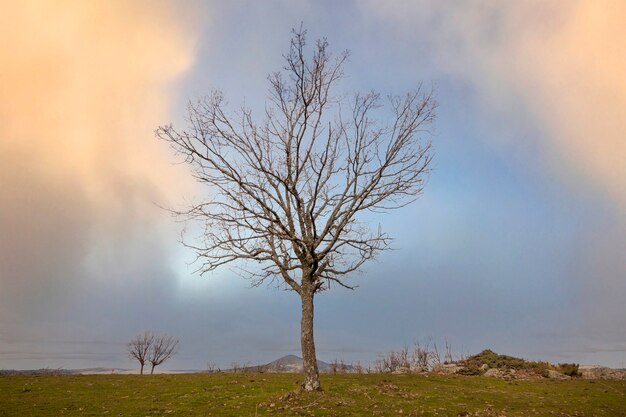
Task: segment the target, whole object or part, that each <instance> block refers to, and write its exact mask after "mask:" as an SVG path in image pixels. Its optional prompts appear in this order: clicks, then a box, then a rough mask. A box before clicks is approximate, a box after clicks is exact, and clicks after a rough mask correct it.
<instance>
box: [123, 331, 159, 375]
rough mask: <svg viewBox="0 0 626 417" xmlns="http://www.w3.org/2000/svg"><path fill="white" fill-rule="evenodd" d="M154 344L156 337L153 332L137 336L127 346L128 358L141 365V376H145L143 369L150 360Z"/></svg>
mask: <svg viewBox="0 0 626 417" xmlns="http://www.w3.org/2000/svg"><path fill="white" fill-rule="evenodd" d="M153 342H154V335H153V334H152V332H148V331H146V332H143V334H140V335H137V336H135V337H134V338H133V340H131V341H130V343H128V345H127V349H128V356H129V357H130V358H131V359H136V360H137V361H138V362H139V365H141V369H140V371H139V373H140V374H142V375H143V367H144V365H145V364H146V361H147V360H148V355H149V353H150V349H151V347H152V343H153Z"/></svg>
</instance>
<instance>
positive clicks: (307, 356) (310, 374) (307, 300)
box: [300, 292, 321, 391]
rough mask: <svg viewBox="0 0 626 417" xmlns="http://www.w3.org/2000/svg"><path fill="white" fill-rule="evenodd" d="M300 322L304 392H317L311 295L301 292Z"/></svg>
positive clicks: (317, 374)
mask: <svg viewBox="0 0 626 417" xmlns="http://www.w3.org/2000/svg"><path fill="white" fill-rule="evenodd" d="M300 298H301V299H302V320H301V321H300V343H301V345H302V359H303V362H304V363H303V365H304V383H303V384H302V388H304V390H305V391H318V390H320V389H321V387H320V374H319V371H318V369H317V357H316V356H315V340H314V338H313V293H312V292H311V293H310V294H309V293H308V292H303V293H302V294H301V295H300Z"/></svg>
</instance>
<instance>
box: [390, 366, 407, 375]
mask: <svg viewBox="0 0 626 417" xmlns="http://www.w3.org/2000/svg"><path fill="white" fill-rule="evenodd" d="M410 372H411V368H407V367H406V366H401V367H399V368H397V369H396V370H395V371H393V372H392V374H408V373H410Z"/></svg>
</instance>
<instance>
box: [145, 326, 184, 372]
mask: <svg viewBox="0 0 626 417" xmlns="http://www.w3.org/2000/svg"><path fill="white" fill-rule="evenodd" d="M177 346H178V339H175V338H173V337H172V336H168V335H166V334H159V335H154V337H153V340H152V345H151V346H150V352H149V355H148V361H149V362H150V364H151V365H152V368H151V369H150V374H153V373H154V367H155V366H157V365H160V364H162V363H163V362H165V361H166V360H168V359H169V358H171V357H172V356H174V355H175V354H176V347H177Z"/></svg>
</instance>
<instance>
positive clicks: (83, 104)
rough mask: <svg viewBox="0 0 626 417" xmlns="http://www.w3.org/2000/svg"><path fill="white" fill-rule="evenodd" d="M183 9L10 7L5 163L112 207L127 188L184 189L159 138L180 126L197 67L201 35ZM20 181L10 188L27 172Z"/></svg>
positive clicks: (1, 103) (6, 11) (3, 32)
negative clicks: (182, 84) (78, 188)
mask: <svg viewBox="0 0 626 417" xmlns="http://www.w3.org/2000/svg"><path fill="white" fill-rule="evenodd" d="M170 6H171V7H170ZM173 6H174V5H173V4H170V5H168V4H165V3H162V2H159V3H154V2H149V1H131V2H128V1H121V0H120V1H109V0H107V1H80V0H74V1H72V0H68V1H52V0H50V1H42V0H25V1H19V2H8V3H7V4H5V5H4V6H3V11H2V17H0V39H2V40H3V44H4V46H3V48H2V49H0V67H1V68H2V76H1V77H0V122H1V123H2V126H3V128H2V130H3V133H2V134H1V135H0V152H1V154H0V160H5V159H12V158H15V157H19V158H25V159H26V160H25V161H24V162H23V164H21V165H23V167H22V169H28V170H35V171H37V172H39V173H40V174H41V175H43V176H46V177H53V178H59V179H63V178H71V179H72V180H73V181H74V180H77V179H79V182H80V183H81V185H82V187H84V190H85V192H87V193H88V194H89V197H90V198H91V199H93V200H94V201H97V202H98V203H99V204H103V205H110V204H108V203H107V202H109V203H110V202H111V201H113V200H115V198H116V195H117V198H119V197H120V196H119V193H120V192H121V191H120V187H121V184H122V183H124V182H127V183H129V184H131V185H130V187H132V186H134V185H139V184H143V185H145V186H149V187H154V190H155V191H157V190H158V192H162V193H168V190H171V189H174V188H178V189H180V185H179V184H178V183H179V181H180V178H179V177H177V176H176V174H175V173H174V172H173V170H172V169H169V167H168V162H167V156H166V155H167V150H166V149H164V146H162V144H159V143H157V142H156V141H155V140H154V138H153V133H152V132H153V130H154V129H155V127H156V126H158V125H159V124H162V123H164V122H167V121H168V120H169V119H171V116H168V106H169V104H170V100H171V98H172V94H171V90H170V89H171V87H172V85H173V83H174V82H175V81H176V80H177V79H178V78H179V77H180V76H181V75H182V74H184V72H185V71H186V70H187V69H188V68H189V67H190V65H191V64H192V61H193V53H194V35H193V33H190V30H189V29H188V26H186V25H187V23H186V22H185V21H184V20H183V17H184V16H181V14H180V13H178V12H177V10H176V9H175V8H174V7H173ZM13 175H14V177H13V178H6V177H5V178H4V179H3V181H4V182H7V181H12V182H19V180H20V176H19V172H14V173H13ZM8 198H11V196H10V195H7V194H6V193H4V194H2V195H1V196H0V199H2V200H5V199H8Z"/></svg>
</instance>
